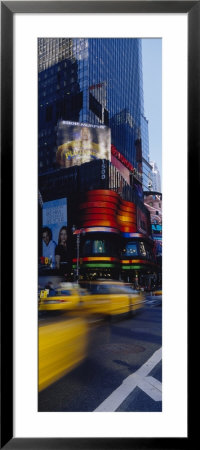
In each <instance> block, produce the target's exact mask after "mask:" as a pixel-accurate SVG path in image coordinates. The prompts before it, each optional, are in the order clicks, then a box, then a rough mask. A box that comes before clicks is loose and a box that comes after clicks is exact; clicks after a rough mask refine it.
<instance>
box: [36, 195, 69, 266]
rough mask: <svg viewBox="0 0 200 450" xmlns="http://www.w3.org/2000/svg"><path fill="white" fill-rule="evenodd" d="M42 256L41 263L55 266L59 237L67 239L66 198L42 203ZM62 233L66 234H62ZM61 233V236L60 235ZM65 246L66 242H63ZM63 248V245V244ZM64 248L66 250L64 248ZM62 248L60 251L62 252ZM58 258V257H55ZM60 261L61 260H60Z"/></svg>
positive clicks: (59, 243)
mask: <svg viewBox="0 0 200 450" xmlns="http://www.w3.org/2000/svg"><path fill="white" fill-rule="evenodd" d="M42 226H43V228H42V258H41V263H42V264H45V265H50V266H51V268H52V269H54V268H55V267H56V254H59V249H60V245H61V244H63V242H60V241H61V237H62V238H63V241H64V237H66V239H67V199H66V198H61V199H58V200H53V201H49V202H45V203H43V208H42ZM64 233H65V234H66V236H63V235H64ZM61 235H62V236H61ZM64 244H65V247H66V243H65V242H64ZM64 244H63V245H64ZM63 248H64V246H63ZM64 250H67V249H65V248H64ZM64 250H63V249H62V253H64ZM57 259H58V258H57ZM61 262H62V261H61Z"/></svg>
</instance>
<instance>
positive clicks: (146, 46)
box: [142, 38, 162, 180]
mask: <svg viewBox="0 0 200 450" xmlns="http://www.w3.org/2000/svg"><path fill="white" fill-rule="evenodd" d="M142 60H143V90H144V112H145V117H146V118H147V120H148V122H149V153H150V160H151V161H155V162H156V163H157V166H158V170H159V172H160V176H161V180H162V39H159V38H158V39H153V38H152V39H142Z"/></svg>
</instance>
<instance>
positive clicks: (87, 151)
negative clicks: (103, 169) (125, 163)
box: [56, 121, 111, 167]
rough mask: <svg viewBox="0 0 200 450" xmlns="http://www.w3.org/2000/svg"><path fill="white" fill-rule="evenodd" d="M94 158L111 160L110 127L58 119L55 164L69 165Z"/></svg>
mask: <svg viewBox="0 0 200 450" xmlns="http://www.w3.org/2000/svg"><path fill="white" fill-rule="evenodd" d="M94 159H108V160H109V161H110V160H111V133H110V128H108V127H106V126H105V125H99V126H98V125H90V124H85V123H79V122H68V121H60V122H59V123H58V127H57V152H56V161H57V164H58V165H59V166H60V167H71V166H76V165H80V164H83V163H86V162H89V161H91V160H94Z"/></svg>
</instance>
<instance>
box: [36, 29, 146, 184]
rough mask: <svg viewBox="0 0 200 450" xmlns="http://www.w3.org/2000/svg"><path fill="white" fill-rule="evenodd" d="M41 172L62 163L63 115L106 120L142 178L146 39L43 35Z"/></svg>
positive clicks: (40, 47)
mask: <svg viewBox="0 0 200 450" xmlns="http://www.w3.org/2000/svg"><path fill="white" fill-rule="evenodd" d="M38 71H39V82H38V91H39V118H38V122H39V123H38V131H39V173H44V172H48V171H50V170H52V169H55V168H56V158H55V155H56V129H57V123H58V121H59V120H68V121H76V122H82V123H90V124H96V125H100V124H104V125H108V126H109V127H110V128H111V140H112V145H114V146H115V148H116V149H117V150H118V151H119V152H120V154H121V155H123V156H124V157H125V158H126V159H127V160H128V161H129V162H130V163H131V164H132V165H133V167H134V168H135V169H136V173H139V175H140V178H141V171H142V168H141V167H142V155H141V152H142V153H143V152H145V156H144V158H145V160H146V158H147V156H146V152H147V151H148V150H147V149H148V123H147V121H146V123H145V125H144V102H143V80H142V54H141V40H140V39H133V38H130V39H129V38H128V39H127V38H125V39H121V38H100V39H99V38H97V39H94V38H91V39H86V38H78V39H74V38H72V39H70V38H55V39H54V38H40V39H39V40H38Z"/></svg>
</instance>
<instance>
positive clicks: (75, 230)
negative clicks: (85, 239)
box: [72, 225, 85, 283]
mask: <svg viewBox="0 0 200 450" xmlns="http://www.w3.org/2000/svg"><path fill="white" fill-rule="evenodd" d="M72 232H73V234H74V235H75V236H76V282H77V283H78V282H79V260H80V240H81V234H85V230H83V229H82V228H80V229H78V228H76V227H75V225H73V227H72Z"/></svg>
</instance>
